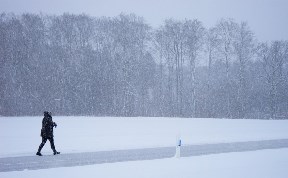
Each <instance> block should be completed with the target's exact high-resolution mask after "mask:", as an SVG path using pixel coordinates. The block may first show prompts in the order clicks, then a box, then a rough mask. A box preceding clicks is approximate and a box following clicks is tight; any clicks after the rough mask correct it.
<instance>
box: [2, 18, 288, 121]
mask: <svg viewBox="0 0 288 178" xmlns="http://www.w3.org/2000/svg"><path fill="white" fill-rule="evenodd" d="M0 63H1V64H0V72H1V73H0V83H1V85H0V96H1V100H0V115H5V116H14V115H39V114H40V113H42V111H44V110H49V111H52V112H53V113H54V114H55V115H94V116H165V117H166V116H168V117H208V118H259V119H280V118H282V119H284V118H288V92H287V89H288V42H287V41H284V40H282V41H279V40H278V41H272V42H266V43H263V42H259V41H258V40H257V39H256V37H255V34H254V33H253V32H252V31H251V29H250V27H249V25H248V23H247V22H240V23H237V22H235V21H234V20H233V19H221V20H219V21H218V22H217V23H216V25H215V26H213V27H211V28H206V27H205V26H203V24H202V22H201V21H199V20H197V19H195V20H188V19H185V20H174V19H167V20H165V21H164V22H163V24H162V25H161V26H160V27H157V28H152V27H151V26H149V25H148V24H147V23H146V22H145V20H144V18H142V17H139V16H137V15H135V14H128V15H127V14H120V15H119V16H116V17H91V16H89V15H86V14H80V15H75V14H68V13H64V14H63V15H45V14H26V13H25V14H22V15H15V14H13V13H9V14H7V13H2V14H0Z"/></svg>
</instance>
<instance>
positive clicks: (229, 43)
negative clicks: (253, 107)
mask: <svg viewBox="0 0 288 178" xmlns="http://www.w3.org/2000/svg"><path fill="white" fill-rule="evenodd" d="M216 29H217V33H218V39H219V42H220V43H219V46H218V50H219V52H220V53H221V54H222V56H223V58H224V63H225V73H226V79H225V80H226V86H225V88H226V117H228V118H230V117H231V116H232V112H231V91H232V88H231V77H230V74H231V71H230V68H231V61H232V58H233V48H232V47H233V40H234V38H235V29H236V23H235V22H234V21H233V20H232V19H228V20H224V19H222V20H221V21H220V22H219V23H218V24H217V25H216Z"/></svg>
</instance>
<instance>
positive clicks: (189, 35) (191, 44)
mask: <svg viewBox="0 0 288 178" xmlns="http://www.w3.org/2000/svg"><path fill="white" fill-rule="evenodd" d="M204 31H205V29H204V27H203V25H202V23H201V22H200V21H198V20H193V21H192V20H186V21H185V23H184V35H185V38H184V40H185V41H184V45H185V49H186V53H187V58H188V61H189V64H190V65H189V66H190V71H189V72H190V94H189V97H190V102H189V103H190V109H191V116H192V117H195V116H196V100H197V99H196V98H197V96H196V61H197V57H198V55H199V53H200V51H201V49H202V46H203V43H204Z"/></svg>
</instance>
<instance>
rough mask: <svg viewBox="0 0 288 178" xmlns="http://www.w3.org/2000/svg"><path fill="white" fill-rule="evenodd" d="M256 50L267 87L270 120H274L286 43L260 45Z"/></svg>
mask: <svg viewBox="0 0 288 178" xmlns="http://www.w3.org/2000/svg"><path fill="white" fill-rule="evenodd" d="M258 49H259V51H258V56H259V57H260V59H261V61H262V64H263V70H264V77H265V80H266V84H267V87H268V98H269V108H270V118H271V119H275V118H276V114H277V111H278V109H279V99H280V98H279V97H280V96H279V87H280V85H281V84H282V83H283V81H284V75H283V67H284V62H285V61H286V60H287V58H288V48H287V42H284V41H274V42H272V43H271V45H269V44H267V43H266V44H264V43H262V44H260V46H259V48H258Z"/></svg>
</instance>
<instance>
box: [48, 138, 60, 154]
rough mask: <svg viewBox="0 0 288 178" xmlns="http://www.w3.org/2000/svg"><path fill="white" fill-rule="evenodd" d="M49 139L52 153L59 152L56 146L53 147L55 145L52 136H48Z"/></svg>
mask: <svg viewBox="0 0 288 178" xmlns="http://www.w3.org/2000/svg"><path fill="white" fill-rule="evenodd" d="M49 141H50V145H51V149H52V150H53V153H54V155H56V154H60V152H57V151H56V148H55V145H54V138H53V137H52V138H49Z"/></svg>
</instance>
